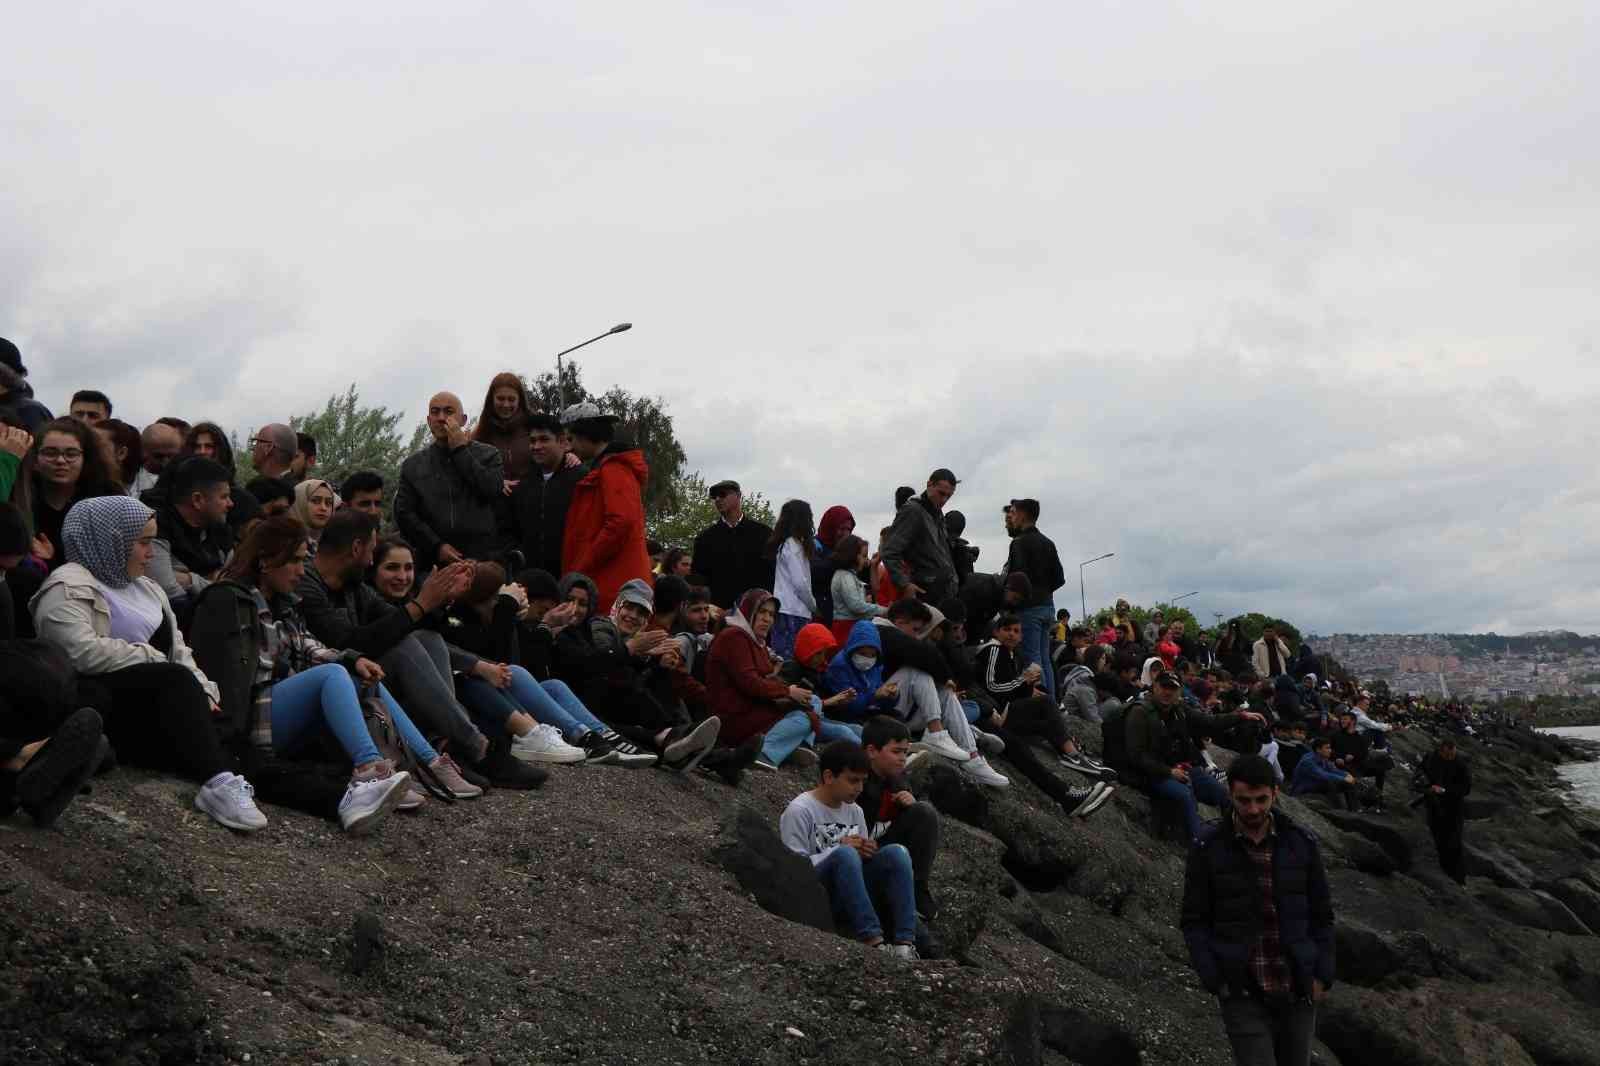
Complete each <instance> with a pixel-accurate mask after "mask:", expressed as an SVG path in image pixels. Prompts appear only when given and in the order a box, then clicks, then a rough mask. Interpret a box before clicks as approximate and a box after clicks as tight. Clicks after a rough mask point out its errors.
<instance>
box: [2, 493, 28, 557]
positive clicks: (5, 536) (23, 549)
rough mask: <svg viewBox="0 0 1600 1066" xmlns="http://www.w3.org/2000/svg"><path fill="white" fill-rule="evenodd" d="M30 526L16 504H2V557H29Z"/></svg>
mask: <svg viewBox="0 0 1600 1066" xmlns="http://www.w3.org/2000/svg"><path fill="white" fill-rule="evenodd" d="M29 547H30V544H29V542H28V524H27V523H26V522H24V521H23V520H22V512H21V511H19V510H17V507H16V505H15V504H10V503H0V555H27V554H28V548H29Z"/></svg>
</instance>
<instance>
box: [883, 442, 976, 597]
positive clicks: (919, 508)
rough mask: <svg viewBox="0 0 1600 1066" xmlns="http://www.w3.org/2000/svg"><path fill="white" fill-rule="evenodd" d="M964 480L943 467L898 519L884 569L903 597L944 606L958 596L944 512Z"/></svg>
mask: <svg viewBox="0 0 1600 1066" xmlns="http://www.w3.org/2000/svg"><path fill="white" fill-rule="evenodd" d="M960 483H961V482H960V479H958V478H957V477H956V476H955V474H953V473H951V472H950V471H949V470H946V469H945V468H943V467H940V468H939V469H938V470H935V471H934V472H933V473H931V474H929V475H928V487H927V488H926V489H924V490H923V491H922V494H921V495H919V496H914V497H912V498H911V499H909V500H907V501H906V502H905V505H904V506H903V507H901V508H900V510H899V511H898V512H897V513H896V514H895V516H894V524H893V525H892V526H890V527H889V536H888V538H887V539H886V540H885V541H884V542H883V565H884V569H886V570H887V571H888V572H889V580H890V581H892V582H893V583H894V587H895V588H897V589H899V590H900V592H901V594H902V595H905V596H910V597H914V598H916V599H920V600H923V601H925V602H927V603H943V602H944V601H945V600H947V599H949V598H950V597H952V596H954V595H955V594H956V591H957V589H958V588H959V582H958V581H957V579H956V565H955V561H954V559H952V558H951V555H950V531H949V530H948V529H946V528H945V524H944V508H945V505H946V504H947V503H949V502H950V497H952V496H954V495H955V494H956V486H957V485H959V484H960Z"/></svg>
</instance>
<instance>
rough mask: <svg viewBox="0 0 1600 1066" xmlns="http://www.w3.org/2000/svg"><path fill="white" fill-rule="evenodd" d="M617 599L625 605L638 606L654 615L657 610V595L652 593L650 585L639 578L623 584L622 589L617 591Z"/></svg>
mask: <svg viewBox="0 0 1600 1066" xmlns="http://www.w3.org/2000/svg"><path fill="white" fill-rule="evenodd" d="M617 599H619V600H621V601H622V602H623V603H632V604H636V605H638V606H640V607H643V608H644V609H645V610H647V611H650V612H652V613H653V612H654V611H655V609H656V595H655V593H654V592H652V591H651V589H650V586H649V585H646V584H645V583H644V581H643V580H642V579H640V578H637V577H636V578H632V579H631V580H628V581H624V582H623V583H622V587H621V588H620V589H618V590H617Z"/></svg>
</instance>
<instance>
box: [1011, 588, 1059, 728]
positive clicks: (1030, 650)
mask: <svg viewBox="0 0 1600 1066" xmlns="http://www.w3.org/2000/svg"><path fill="white" fill-rule="evenodd" d="M1017 617H1018V618H1020V619H1022V647H1020V648H1018V649H1017V650H1018V651H1020V652H1021V653H1022V662H1023V665H1027V664H1028V663H1038V664H1039V669H1040V670H1041V671H1043V673H1042V675H1041V676H1040V678H1039V691H1041V692H1042V693H1044V694H1045V695H1046V696H1049V697H1050V702H1051V703H1052V704H1054V703H1055V702H1056V671H1055V667H1053V666H1051V665H1050V630H1052V629H1054V628H1055V624H1056V607H1055V604H1054V603H1046V604H1041V605H1039V606H1038V607H1023V608H1022V609H1020V610H1019V611H1017Z"/></svg>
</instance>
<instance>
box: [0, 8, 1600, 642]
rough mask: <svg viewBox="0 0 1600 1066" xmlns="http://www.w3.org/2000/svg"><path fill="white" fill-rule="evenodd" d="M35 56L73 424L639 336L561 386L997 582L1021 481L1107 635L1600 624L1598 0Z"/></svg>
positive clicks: (16, 209)
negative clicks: (934, 472)
mask: <svg viewBox="0 0 1600 1066" xmlns="http://www.w3.org/2000/svg"><path fill="white" fill-rule="evenodd" d="M29 28H30V47H29V49H27V50H26V51H25V52H24V53H19V54H18V55H17V56H15V57H13V65H12V66H11V67H10V68H8V69H9V71H10V73H11V74H12V76H13V82H14V83H15V84H16V85H17V86H19V87H21V91H19V92H17V93H14V94H11V95H9V96H8V97H7V98H6V99H5V100H3V101H0V129H3V130H5V131H6V133H7V136H8V143H10V144H11V145H13V156H14V157H15V158H16V159H17V160H19V165H18V167H16V168H14V171H13V173H12V175H11V178H12V180H11V181H10V182H8V187H7V197H6V199H5V202H4V203H3V204H0V228H3V229H4V232H6V234H7V248H6V255H5V256H4V257H0V334H4V335H6V336H9V337H11V338H12V339H14V340H17V341H18V342H19V343H20V344H21V345H22V346H23V348H24V351H25V354H26V356H27V361H28V363H29V365H30V367H31V368H32V369H33V374H34V380H35V385H36V387H37V388H38V390H39V392H40V396H41V398H42V399H44V400H46V402H48V403H50V404H52V405H53V406H57V407H62V406H65V402H66V399H67V397H68V396H69V395H70V393H71V392H72V390H74V389H76V388H80V387H102V388H105V389H106V390H107V391H108V392H111V393H112V395H113V396H114V398H115V399H116V400H117V402H118V411H119V414H120V413H122V412H124V411H126V412H127V413H128V414H129V416H130V417H131V418H132V419H135V420H148V419H150V418H154V417H156V416H158V415H161V414H167V413H173V412H181V413H185V414H188V415H190V416H210V417H215V418H218V419H219V420H222V421H223V422H224V423H225V424H228V425H231V426H234V427H237V428H240V429H241V430H242V429H244V428H247V427H249V426H253V425H259V424H261V423H262V422H265V421H269V420H275V419H281V418H283V417H285V416H286V415H287V414H288V413H293V412H309V411H311V410H314V409H317V408H319V407H320V406H321V405H322V403H323V401H324V399H325V398H326V396H327V395H329V394H330V393H333V392H336V391H339V390H342V389H343V388H344V387H345V386H346V385H347V384H348V383H349V382H351V381H356V382H358V383H360V384H361V387H362V391H363V395H364V397H365V398H366V399H368V400H369V401H377V402H382V403H385V404H387V405H389V406H391V407H400V408H403V409H405V410H406V411H407V412H408V413H411V414H415V416H416V417H418V418H420V417H421V415H422V409H423V404H424V402H425V399H426V397H427V396H428V395H429V394H430V393H431V392H433V391H434V390H436V389H439V388H451V389H453V390H455V391H457V392H459V393H460V394H461V395H462V396H463V397H467V398H469V402H476V401H475V398H476V396H477V395H479V394H480V392H481V390H482V388H483V384H484V383H485V382H486V381H487V380H488V378H489V377H490V376H491V375H492V374H493V373H494V372H496V371H498V370H501V369H515V370H519V371H523V372H526V373H536V372H538V371H540V370H543V369H546V368H548V367H549V365H550V361H551V356H552V354H553V352H555V351H556V350H558V349H560V348H563V347H566V346H568V345H570V344H573V343H576V342H577V341H579V340H582V339H583V338H585V337H588V336H592V335H593V334H594V333H596V332H598V331H599V330H601V329H604V328H606V327H607V326H609V325H610V324H611V323H613V322H616V321H618V320H631V321H633V322H634V323H636V328H635V329H634V330H633V331H632V332H630V333H627V334H623V335H621V336H618V337H615V338H610V339H607V340H605V341H603V342H601V343H600V344H597V345H595V346H593V347H591V348H586V349H584V350H583V351H582V352H579V353H577V356H578V360H577V361H578V362H579V363H580V365H581V366H582V367H583V369H584V373H585V378H586V380H587V381H588V382H589V383H590V384H591V385H594V386H599V387H605V386H608V385H610V384H612V383H620V384H623V385H624V386H626V387H628V388H630V389H632V390H634V391H637V392H644V393H649V394H655V395H660V396H662V397H663V398H664V399H665V400H666V401H667V403H668V405H669V408H670V409H671V411H672V412H673V413H674V414H675V415H676V417H677V420H678V424H679V428H680V433H681V435H682V437H683V439H684V441H685V444H686V446H687V448H688V452H689V461H690V465H691V467H699V468H700V469H702V470H704V471H705V472H706V473H707V475H708V476H720V475H721V474H723V473H736V474H737V475H738V476H739V477H740V478H741V480H742V481H745V482H746V483H747V484H750V485H752V486H756V487H761V488H763V489H764V490H765V491H766V492H767V493H768V495H769V496H772V497H774V498H779V499H781V498H782V497H784V496H786V495H803V496H806V497H807V498H809V499H811V500H812V501H813V502H814V503H816V504H818V505H819V506H823V505H826V504H827V503H831V502H836V501H842V502H846V503H848V504H849V505H850V506H852V508H854V509H856V512H857V516H858V518H859V519H860V520H861V522H862V525H863V526H864V527H871V528H876V527H877V526H878V525H881V524H882V523H883V522H884V521H885V520H886V519H887V517H888V507H889V502H890V494H891V493H892V490H893V488H894V486H895V485H897V484H900V483H902V482H904V483H911V484H917V483H919V482H920V481H921V480H922V479H924V478H925V477H926V473H927V471H928V470H930V469H932V467H933V466H936V465H946V464H948V465H950V466H952V467H954V468H955V469H956V470H957V471H958V472H959V473H961V475H962V476H963V477H964V478H965V479H967V480H966V483H965V484H963V486H962V488H961V492H960V494H959V495H958V496H957V501H956V505H957V506H959V507H961V508H962V509H964V510H965V511H966V512H967V514H968V515H969V519H970V526H969V530H970V533H969V535H970V536H972V537H973V538H974V539H976V540H977V541H978V543H980V544H981V545H982V547H983V549H984V554H983V557H982V559H981V560H980V562H981V563H982V564H984V565H988V566H995V565H998V563H999V561H1000V558H1001V556H1002V555H1003V551H1004V548H1005V542H1004V538H1003V536H1002V535H1001V534H1000V532H999V528H998V508H999V506H1000V504H1001V503H1002V502H1004V500H1005V499H1007V498H1009V496H1011V495H1015V494H1027V495H1033V496H1036V497H1038V498H1039V499H1040V500H1041V501H1042V502H1043V504H1044V507H1045V515H1044V522H1043V524H1044V526H1045V527H1046V529H1047V530H1048V531H1050V532H1051V534H1052V535H1053V536H1054V537H1055V538H1056V539H1057V541H1058V543H1059V544H1060V545H1061V548H1062V552H1063V555H1064V556H1066V557H1070V561H1069V563H1068V567H1067V569H1068V571H1069V576H1070V571H1071V570H1072V569H1074V568H1075V562H1076V560H1078V559H1081V558H1088V557H1089V556H1092V555H1097V554H1100V553H1101V552H1104V551H1116V553H1117V556H1116V558H1115V559H1112V560H1107V561H1105V562H1102V563H1097V564H1095V565H1094V567H1092V568H1091V569H1090V571H1089V574H1088V577H1089V593H1090V599H1091V603H1093V602H1101V603H1103V602H1106V601H1108V600H1109V599H1111V598H1113V597H1114V596H1115V595H1117V594H1123V595H1129V596H1132V597H1135V598H1140V599H1150V598H1154V597H1160V596H1166V595H1173V594H1177V593H1180V592H1187V591H1190V590H1191V589H1199V590H1201V595H1200V596H1197V597H1194V599H1193V600H1192V601H1186V602H1191V603H1193V604H1194V605H1195V606H1196V608H1197V610H1198V611H1199V613H1200V614H1201V616H1202V617H1207V616H1208V615H1209V613H1210V612H1212V611H1222V612H1224V613H1231V612H1233V611H1236V610H1243V609H1249V608H1261V609H1266V610H1272V611H1275V612H1277V613H1280V614H1284V615H1286V616H1289V617H1291V618H1293V619H1295V620H1296V621H1297V622H1299V623H1300V624H1301V625H1302V627H1304V628H1312V629H1318V630H1334V629H1342V630H1360V629H1379V630H1403V629H1441V628H1442V629H1471V628H1491V627H1493V628H1499V629H1502V630H1505V629H1516V628H1543V627H1546V626H1555V625H1563V626H1570V627H1574V628H1587V629H1591V630H1593V629H1596V628H1600V604H1596V603H1595V602H1594V599H1593V597H1592V596H1591V595H1590V593H1589V592H1588V591H1587V590H1588V589H1589V588H1592V587H1596V586H1597V584H1600V583H1597V582H1596V581H1595V578H1596V577H1597V576H1600V574H1597V569H1596V566H1595V563H1596V560H1595V558H1594V553H1593V552H1591V551H1590V550H1589V549H1588V548H1587V547H1586V544H1585V537H1584V536H1583V533H1582V531H1583V529H1584V524H1585V523H1586V522H1587V521H1589V520H1590V519H1592V518H1593V517H1594V515H1593V511H1594V507H1595V501H1594V497H1593V494H1592V491H1591V490H1592V486H1593V478H1592V474H1591V473H1590V471H1589V468H1588V464H1587V461H1586V460H1587V457H1588V456H1589V455H1590V454H1593V451H1594V447H1593V446H1594V439H1593V437H1594V434H1593V431H1591V430H1590V429H1589V425H1588V424H1589V422H1590V421H1591V420H1590V419H1589V418H1588V417H1587V416H1586V409H1587V408H1589V407H1591V406H1592V404H1593V400H1594V397H1595V395H1596V393H1600V359H1597V358H1596V352H1597V350H1600V314H1597V312H1596V311H1595V305H1594V299H1593V277H1594V268H1595V265H1596V264H1597V263H1600V192H1597V191H1596V190H1597V189H1600V181H1597V180H1596V178H1597V177H1600V174H1597V171H1600V136H1597V133H1600V130H1597V128H1596V125H1597V123H1600V119H1597V117H1596V111H1595V109H1594V108H1593V107H1592V101H1593V100H1594V99H1595V97H1596V87H1595V85H1594V79H1595V77H1596V75H1595V73H1594V71H1595V70H1596V67H1595V64H1594V63H1593V62H1592V59H1593V54H1594V50H1595V38H1594V33H1593V28H1592V22H1591V21H1590V19H1589V13H1588V10H1587V6H1586V5H1583V4H1579V3H1575V2H1574V3H1566V2H1552V3H1549V4H1544V5H1540V6H1539V7H1538V8H1537V9H1528V8H1527V7H1526V6H1525V5H1523V6H1514V5H1500V4H1494V3H1475V4H1468V5H1466V6H1465V7H1463V6H1462V5H1459V4H1458V5H1451V6H1449V7H1445V6H1444V5H1442V4H1428V5H1422V6H1420V7H1413V8H1406V9H1404V10H1400V9H1396V10H1393V11H1388V12H1385V14H1384V17H1383V18H1381V19H1377V18H1371V17H1367V16H1365V15H1362V14H1360V13H1352V12H1350V11H1348V9H1346V8H1344V7H1342V6H1340V5H1331V4H1319V3H1310V4H1304V5H1294V6H1292V7H1290V8H1286V7H1284V6H1282V5H1264V4H1245V5H1242V6H1240V5H1235V6H1232V7H1228V8H1227V9H1205V10H1201V9H1193V10H1180V9H1175V8H1170V7H1168V8H1161V7H1144V8H1139V9H1127V8H1118V7H1115V6H1113V5H1089V6H1087V7H1084V6H1078V7H1074V8H1070V9H1068V8H1060V7H1051V6H1048V5H1016V6H1012V7H1007V8H997V9H990V8H973V7H972V6H971V5H962V4H956V3H953V2H952V3H944V2H937V0H936V2H932V3H929V4H925V5H921V6H919V7H918V9H917V13H916V17H915V18H914V19H908V18H907V17H906V16H905V13H904V11H903V10H900V9H896V8H894V7H893V6H888V7H862V6H861V5H848V6H847V5H842V4H819V5H810V6H808V7H806V8H804V9H795V10H792V11H788V10H786V11H776V10H773V11H749V12H735V11H732V10H729V9H727V8H726V7H725V6H711V5H705V6H696V5H688V6H683V5H679V6H677V7H674V8H672V9H671V10H670V11H669V10H668V9H665V8H662V7H659V6H656V5H645V4H622V5H612V6H610V7H607V8H606V9H604V10H600V9H594V10H589V9H583V10H581V11H575V12H549V11H539V10H530V9H527V8H525V7H523V6H519V5H507V4H498V3H482V4H475V5H469V6H468V7H466V8H461V9H453V10H452V11H451V12H450V14H449V15H448V16H447V17H446V16H441V15H440V14H439V12H438V10H437V9H436V8H430V7H426V6H424V5H421V4H415V3H405V2H402V3H399V4H395V5H390V6H389V7H387V8H385V9H384V12H383V14H382V16H381V17H379V16H375V15H362V14H358V13H352V12H346V11H341V10H339V9H337V8H330V7H327V6H326V5H320V6H311V5H304V6H297V5H292V4H291V5H287V6H280V7H278V8H275V9H273V10H272V11H271V12H270V13H264V14H261V15H254V14H249V13H245V12H240V11H229V12H223V11H219V10H217V9H215V8H214V7H211V6H206V7H201V6H199V5H182V4H180V5H175V6H168V7H164V8H162V9H161V10H160V11H153V10H145V9H134V10H129V11H122V12H108V11H104V10H101V9H89V8H85V7H82V6H80V5H75V4H61V5H52V6H50V7H48V8H47V9H41V10H40V11H38V12H34V13H33V14H32V15H31V16H30V27H29ZM1070 584H1075V582H1072V581H1069V585H1070ZM1071 591H1072V590H1071V589H1070V588H1069V589H1066V590H1063V592H1062V593H1061V594H1059V597H1058V598H1059V600H1060V602H1062V603H1066V602H1068V601H1071V600H1074V599H1075V596H1074V595H1072V594H1071Z"/></svg>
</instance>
